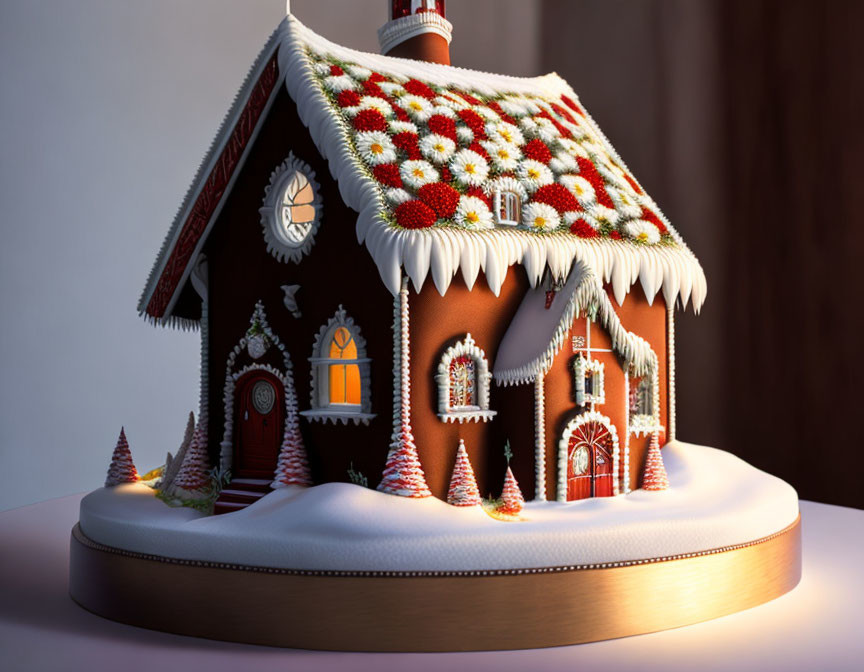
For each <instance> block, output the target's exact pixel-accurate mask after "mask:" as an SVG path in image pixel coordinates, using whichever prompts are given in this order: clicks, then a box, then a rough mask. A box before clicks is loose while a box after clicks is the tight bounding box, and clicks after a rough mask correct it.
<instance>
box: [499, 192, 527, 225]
mask: <svg viewBox="0 0 864 672" xmlns="http://www.w3.org/2000/svg"><path fill="white" fill-rule="evenodd" d="M495 215H496V217H497V218H498V223H499V224H503V225H504V226H518V225H519V222H520V221H521V218H522V199H521V198H519V194H517V193H516V192H514V191H501V190H499V191H496V192H495Z"/></svg>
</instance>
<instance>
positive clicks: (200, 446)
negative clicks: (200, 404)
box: [172, 418, 210, 490]
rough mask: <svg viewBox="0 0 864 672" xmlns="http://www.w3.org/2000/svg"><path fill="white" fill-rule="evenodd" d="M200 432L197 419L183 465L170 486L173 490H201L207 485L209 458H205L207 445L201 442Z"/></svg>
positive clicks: (208, 480)
mask: <svg viewBox="0 0 864 672" xmlns="http://www.w3.org/2000/svg"><path fill="white" fill-rule="evenodd" d="M202 432H203V430H202V429H201V420H200V418H199V421H198V427H196V428H195V435H194V436H193V437H192V443H191V444H190V445H189V448H188V449H187V450H186V456H185V457H184V458H183V464H181V465H180V471H178V472H177V477H176V478H175V479H174V483H173V484H172V486H173V488H182V489H183V490H201V489H202V488H205V487H207V485H209V483H210V474H209V467H208V464H209V457H208V456H207V445H206V444H205V443H204V441H203V435H202Z"/></svg>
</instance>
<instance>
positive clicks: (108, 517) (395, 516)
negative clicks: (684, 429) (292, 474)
mask: <svg viewBox="0 0 864 672" xmlns="http://www.w3.org/2000/svg"><path fill="white" fill-rule="evenodd" d="M663 458H664V461H665V463H666V469H667V471H668V473H669V480H670V482H671V484H672V487H671V488H670V489H669V490H666V491H664V492H646V491H643V490H638V491H635V492H633V493H631V494H629V495H625V496H619V497H604V498H598V499H587V500H581V501H578V502H570V503H566V504H565V503H557V502H545V503H540V502H529V503H528V504H527V505H526V507H525V511H524V512H523V517H524V518H525V520H524V521H522V522H503V521H499V520H495V519H493V518H490V517H489V516H487V515H486V514H485V513H484V512H483V511H482V510H481V509H480V508H479V507H466V508H460V507H455V506H450V505H449V504H447V503H446V502H443V501H441V500H439V499H435V498H433V497H428V498H425V499H408V498H405V497H396V496H393V495H385V494H383V493H380V492H377V491H375V490H370V489H368V488H362V487H359V486H356V485H351V484H348V483H327V484H324V485H319V486H315V487H312V488H300V487H296V486H291V487H286V488H280V489H279V490H275V491H273V492H272V493H270V494H268V495H266V496H265V497H263V498H262V499H260V500H259V501H258V502H256V503H255V504H253V505H252V506H250V507H248V508H246V509H243V510H241V511H237V512H235V513H229V514H224V515H221V516H209V517H208V516H202V515H201V514H200V513H198V512H196V511H194V510H192V509H189V508H170V507H168V506H166V505H165V504H163V503H162V502H161V501H159V500H158V499H156V498H155V496H154V493H153V491H152V490H151V489H150V488H148V487H146V486H144V485H140V484H132V485H121V486H117V487H114V488H102V489H100V490H96V491H95V492H92V493H91V494H89V495H87V497H85V498H84V499H83V500H82V502H81V516H80V523H81V529H82V531H83V532H84V534H85V535H86V536H87V537H89V538H90V539H92V540H94V541H97V542H100V543H102V544H105V545H107V546H113V547H116V548H121V549H125V550H128V551H134V552H139V553H150V554H154V555H162V556H168V557H173V558H182V559H187V560H205V561H211V562H226V563H235V564H242V565H251V566H261V567H279V568H288V569H313V570H314V569H318V570H346V571H352V570H353V571H370V570H371V571H375V570H380V571H412V570H418V571H446V570H450V571H464V570H476V569H518V568H530V567H550V566H562V565H581V564H595V563H604V562H617V561H622V560H637V559H646V558H655V557H663V556H669V555H677V554H681V553H693V552H698V551H705V550H709V549H713V548H718V547H723V546H731V545H735V544H740V543H746V542H750V541H754V540H756V539H760V538H762V537H766V536H768V535H771V534H773V533H775V532H779V531H780V530H782V529H784V528H785V527H787V526H788V525H790V524H791V523H792V522H794V520H795V518H796V517H797V515H798V496H797V494H796V492H795V490H794V489H793V488H792V487H791V486H789V485H788V484H786V483H785V482H783V481H781V480H780V479H778V478H776V477H774V476H771V475H769V474H766V473H765V472H762V471H759V470H758V469H756V468H754V467H751V466H750V465H749V464H747V463H746V462H744V461H743V460H740V459H739V458H737V457H735V456H734V455H731V454H730V453H726V452H723V451H721V450H716V449H714V448H706V447H703V446H695V445H692V444H686V443H682V442H672V443H670V444H668V445H667V446H666V447H664V449H663Z"/></svg>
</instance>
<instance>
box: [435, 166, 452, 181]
mask: <svg viewBox="0 0 864 672" xmlns="http://www.w3.org/2000/svg"><path fill="white" fill-rule="evenodd" d="M438 172H439V173H440V175H441V181H442V182H452V181H453V173H451V172H450V169H449V168H448V167H447V166H441V168H439V169H438Z"/></svg>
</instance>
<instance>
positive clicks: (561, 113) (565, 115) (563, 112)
mask: <svg viewBox="0 0 864 672" xmlns="http://www.w3.org/2000/svg"><path fill="white" fill-rule="evenodd" d="M549 107H551V108H552V110H553V111H554V112H555V114H557V115H558V116H559V117H563V118H564V119H566V120H567V121H569V122H570V123H571V124H575V123H576V120H575V119H574V118H573V115H572V114H570V113H569V112H568V111H567V110H565V109H564V108H563V107H561V106H560V105H558V104H557V103H549Z"/></svg>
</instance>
